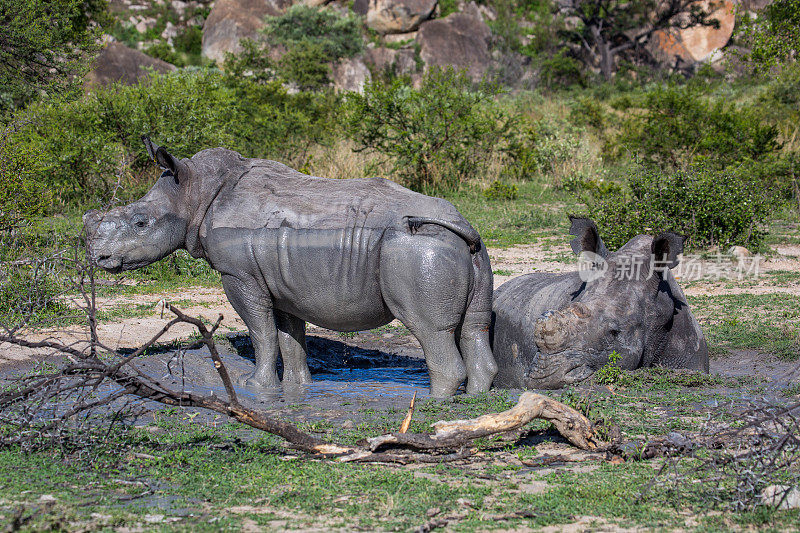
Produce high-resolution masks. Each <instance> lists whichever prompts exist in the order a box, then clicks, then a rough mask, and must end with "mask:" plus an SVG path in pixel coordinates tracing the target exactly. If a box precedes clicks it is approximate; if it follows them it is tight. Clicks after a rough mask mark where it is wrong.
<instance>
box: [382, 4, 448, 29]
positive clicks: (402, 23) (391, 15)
mask: <svg viewBox="0 0 800 533" xmlns="http://www.w3.org/2000/svg"><path fill="white" fill-rule="evenodd" d="M436 4H437V0H369V4H368V9H367V20H366V24H367V26H368V27H370V28H371V29H373V30H375V31H377V32H378V33H382V34H386V33H406V32H409V31H413V30H416V29H417V28H418V27H419V25H420V24H421V23H422V21H424V20H427V19H429V18H430V17H431V15H432V14H433V11H434V9H436Z"/></svg>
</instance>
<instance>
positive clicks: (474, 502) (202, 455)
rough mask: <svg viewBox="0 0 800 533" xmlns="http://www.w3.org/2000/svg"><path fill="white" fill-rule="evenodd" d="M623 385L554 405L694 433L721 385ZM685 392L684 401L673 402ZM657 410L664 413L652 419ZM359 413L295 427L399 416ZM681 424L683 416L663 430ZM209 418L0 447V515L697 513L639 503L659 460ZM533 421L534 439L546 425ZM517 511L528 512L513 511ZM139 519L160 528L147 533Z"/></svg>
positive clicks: (227, 521) (625, 521) (360, 517)
mask: <svg viewBox="0 0 800 533" xmlns="http://www.w3.org/2000/svg"><path fill="white" fill-rule="evenodd" d="M625 377H627V378H628V381H627V382H626V384H625V385H619V390H620V391H621V392H619V393H618V394H616V395H607V394H606V393H602V392H599V393H598V391H597V390H596V389H583V390H581V391H577V390H576V391H572V392H570V391H567V392H566V393H565V394H564V395H563V396H562V399H565V400H567V401H569V400H570V398H569V396H570V395H572V399H573V400H576V399H577V398H584V403H583V404H582V405H583V407H584V408H586V407H587V405H588V413H589V415H590V416H593V417H597V416H598V415H601V416H603V417H605V418H604V419H605V420H606V421H607V422H608V421H614V420H615V418H616V419H617V420H619V421H621V422H622V427H623V431H624V432H625V434H626V435H636V434H642V435H649V434H664V433H665V432H667V431H674V430H689V429H696V422H693V420H696V419H697V417H700V416H704V415H703V413H702V412H699V411H698V409H697V407H696V405H697V404H698V403H702V402H703V401H704V400H707V399H708V398H711V397H715V396H714V395H715V394H716V393H715V392H714V390H713V388H714V387H716V386H718V385H720V381H719V380H717V379H708V380H703V379H701V378H699V377H698V375H696V374H694V373H671V372H670V371H666V370H663V369H659V370H657V371H656V370H651V371H647V372H642V373H640V372H637V373H627V372H626V373H623V378H625ZM623 381H624V379H623ZM742 387H744V388H747V384H744V385H742ZM647 388H650V389H651V390H654V391H656V396H655V397H651V398H650V401H649V403H648V406H647V407H646V408H642V406H641V403H642V402H641V401H640V400H637V399H636V398H632V397H634V396H636V395H637V394H638V393H640V392H641V390H642V389H647ZM603 394H606V395H605V396H603ZM582 395H583V396H582ZM681 397H685V398H686V401H685V402H679V401H677V400H678V399H679V398H681ZM587 398H588V400H587ZM587 402H588V404H587ZM513 403H514V401H513V400H512V396H510V394H509V393H508V392H507V391H492V392H490V393H485V394H481V395H476V396H459V397H456V398H454V399H453V400H452V401H440V400H429V399H424V400H421V401H420V402H419V404H418V408H417V411H416V414H415V419H414V423H413V424H412V431H424V430H427V429H429V428H430V423H432V422H433V421H436V420H441V419H454V418H466V417H472V416H477V415H480V414H484V413H486V412H491V411H499V410H503V409H507V408H509V407H510V406H511V405H513ZM571 403H578V404H580V402H579V401H573V402H571ZM691 403H694V405H695V408H694V410H692V409H691V408H690V404H691ZM612 404H613V405H612ZM662 406H668V409H664V410H663V411H660V407H662ZM298 407H302V406H298ZM653 412H656V413H659V412H660V415H661V421H660V422H659V423H654V422H652V421H650V422H648V423H642V421H641V420H640V419H641V417H649V414H650V413H653ZM359 413H360V414H361V415H363V421H362V422H361V423H359V424H358V425H357V426H356V427H355V428H353V429H344V428H342V427H341V424H339V423H335V422H331V421H329V420H310V421H308V422H304V423H302V424H301V427H302V428H303V429H304V430H306V431H312V432H315V433H318V434H320V435H322V436H323V437H324V438H326V439H331V440H335V441H338V442H355V441H356V440H358V439H360V438H363V437H365V436H373V435H377V434H380V433H383V432H386V431H392V430H395V429H396V428H397V426H398V425H399V422H400V420H401V419H402V418H403V416H404V414H405V412H404V409H396V410H386V411H377V410H368V409H364V408H363V407H362V408H360V409H359ZM218 418H219V417H218ZM681 418H687V421H686V422H685V423H678V424H676V423H674V421H675V420H676V419H678V420H680V419H681ZM212 425H213V426H214V427H211V426H208V425H203V424H199V423H196V422H194V416H193V415H190V414H189V413H188V412H186V411H181V410H179V409H177V408H171V409H164V410H161V411H158V412H155V413H154V414H153V422H152V423H151V424H150V425H149V426H147V427H142V428H128V429H119V428H118V429H116V430H112V431H110V432H109V433H108V434H106V433H105V431H106V430H105V429H104V428H103V427H102V426H100V427H98V428H97V429H96V430H95V431H94V432H93V433H86V432H84V433H81V434H79V435H73V436H82V440H81V441H77V442H76V444H73V445H71V444H69V442H67V443H66V444H65V445H63V446H60V447H59V446H47V445H44V446H42V447H39V448H38V449H35V450H32V451H31V450H23V449H20V448H19V447H7V448H5V449H2V450H0V515H2V518H0V521H3V520H5V521H8V520H9V517H11V516H14V514H15V513H19V512H21V513H22V516H24V517H26V516H31V519H30V521H29V522H28V523H27V524H26V527H27V528H29V529H38V530H41V529H53V528H55V529H67V530H74V529H79V528H80V527H85V528H90V529H91V528H99V529H102V528H104V527H105V528H110V527H136V526H144V527H145V528H146V529H147V528H158V529H160V530H166V531H189V530H191V531H214V530H218V529H240V528H242V527H244V525H245V524H247V523H250V522H251V521H252V522H255V523H256V524H259V525H262V526H266V527H270V528H273V529H297V528H300V529H303V528H312V527H317V528H319V527H321V528H327V529H330V528H344V529H348V530H353V529H371V530H375V529H380V530H408V529H413V528H416V527H419V526H421V525H423V524H425V523H427V522H428V521H429V520H430V518H429V517H428V514H427V513H428V510H429V509H433V508H438V509H439V513H438V514H437V515H436V516H437V517H445V518H447V519H448V520H449V522H450V524H449V526H448V527H450V528H453V529H454V530H456V531H484V530H490V529H498V528H503V529H505V528H515V527H528V528H536V527H542V526H547V525H559V524H569V523H573V522H575V521H576V520H577V519H578V517H586V516H588V517H595V518H593V519H594V520H596V521H597V524H596V526H597V527H607V526H603V524H606V525H607V524H616V525H619V526H623V527H625V526H639V527H646V528H656V529H658V528H673V527H679V526H683V525H684V523H685V517H686V515H685V514H684V513H683V509H685V508H686V507H687V506H688V507H693V506H701V505H703V504H704V502H703V500H701V499H698V500H696V501H695V500H691V501H684V502H681V503H680V504H679V505H678V506H677V508H674V507H673V505H672V504H673V503H674V502H670V501H668V499H667V496H666V493H665V492H664V490H663V489H662V488H659V487H658V486H656V487H655V488H653V489H652V490H650V491H649V492H648V493H647V495H646V497H642V492H643V488H644V487H645V486H646V485H647V484H648V483H649V482H650V481H651V480H652V479H653V476H654V472H655V470H654V466H657V465H658V461H651V462H627V463H623V464H618V465H613V464H608V463H604V462H589V463H584V464H582V465H580V468H579V469H578V470H575V469H573V468H570V467H563V466H562V467H549V468H545V469H543V470H541V469H537V468H530V467H525V466H523V465H521V464H520V463H519V462H518V461H519V460H524V461H527V460H529V459H530V458H532V457H535V456H537V455H538V454H539V452H538V451H537V449H536V447H535V446H534V445H532V444H530V443H526V441H520V442H519V443H508V442H499V441H497V440H495V439H484V440H482V441H479V442H478V447H479V449H480V453H481V455H479V456H478V457H480V459H479V460H478V461H477V462H474V463H472V464H471V465H465V464H461V463H448V464H441V465H430V466H417V467H415V468H413V469H409V468H403V467H397V466H389V465H359V464H352V463H345V464H342V463H337V462H334V461H317V460H310V459H307V458H304V457H303V456H302V455H300V456H297V455H295V454H294V452H291V451H289V450H287V449H286V448H285V447H284V446H283V444H282V442H281V441H280V440H279V439H278V438H276V437H273V436H271V435H264V434H260V433H258V432H255V431H253V430H252V429H251V428H247V427H244V426H241V425H238V424H232V423H219V422H213V423H212ZM532 428H534V429H536V428H538V429H539V430H540V431H543V430H544V429H545V428H546V424H543V423H537V424H533V425H532ZM637 430H638V431H641V433H637ZM80 442H83V443H84V444H80ZM87 442H88V444H86V443H87ZM514 459H516V461H515V460H514ZM532 482H535V483H539V484H540V485H539V486H541V483H546V485H545V486H544V489H543V490H541V491H533V492H532V491H530V490H528V488H527V487H529V486H530V483H532ZM43 495H51V496H52V497H53V498H54V499H55V501H54V503H49V504H46V505H45V504H42V503H41V500H40V498H41V497H42V496H43ZM700 497H701V496H699V495H698V496H697V498H700ZM460 502H461V503H460ZM706 503H707V502H706ZM519 511H524V512H525V513H527V516H526V517H524V518H523V517H518V516H512V513H515V512H519ZM148 515H150V516H148ZM153 515H161V516H160V517H159V516H156V517H155V518H154V516H153ZM498 517H499V518H498ZM695 518H696V519H697V521H698V522H699V523H700V524H701V526H700V527H701V529H702V530H706V531H723V530H725V529H726V527H729V526H730V524H731V522H735V523H740V524H742V525H744V526H750V525H754V526H763V525H765V524H774V525H775V526H776V527H778V526H779V527H780V528H781V529H786V528H791V527H794V528H797V527H798V525H800V522H797V520H798V513H797V512H796V511H795V512H783V511H775V510H771V509H759V510H758V511H757V512H752V513H731V512H727V511H724V512H723V513H722V514H714V515H706V514H704V512H700V513H699V515H696V516H695ZM148 520H150V521H152V520H160V521H159V522H158V524H157V525H152V524H151V525H148Z"/></svg>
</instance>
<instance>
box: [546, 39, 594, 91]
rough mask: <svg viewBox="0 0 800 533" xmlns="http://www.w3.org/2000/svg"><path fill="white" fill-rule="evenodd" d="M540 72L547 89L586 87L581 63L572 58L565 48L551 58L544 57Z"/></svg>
mask: <svg viewBox="0 0 800 533" xmlns="http://www.w3.org/2000/svg"><path fill="white" fill-rule="evenodd" d="M540 72H541V74H540V76H541V81H542V84H543V85H544V86H545V87H549V88H557V87H568V86H570V85H580V86H585V85H586V77H585V76H584V74H583V67H582V65H581V62H580V61H578V60H577V59H575V58H574V57H572V56H570V55H569V54H568V52H567V49H565V48H562V49H561V50H559V51H558V52H556V53H555V54H553V55H551V56H543V57H542V59H541V61H540Z"/></svg>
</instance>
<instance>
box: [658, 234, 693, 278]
mask: <svg viewBox="0 0 800 533" xmlns="http://www.w3.org/2000/svg"><path fill="white" fill-rule="evenodd" d="M685 241H686V237H685V236H684V235H678V234H677V233H672V232H667V233H662V234H661V235H658V236H656V237H654V238H653V244H652V245H651V253H652V254H653V261H654V262H655V263H654V264H655V267H656V270H663V269H664V268H674V267H676V266H678V261H679V259H678V256H679V255H681V254H682V253H683V243H684V242H685Z"/></svg>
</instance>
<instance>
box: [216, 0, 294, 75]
mask: <svg viewBox="0 0 800 533" xmlns="http://www.w3.org/2000/svg"><path fill="white" fill-rule="evenodd" d="M291 4H292V0H217V2H216V3H215V4H214V7H213V8H212V9H211V13H209V15H208V18H207V19H206V22H205V25H204V26H203V56H204V57H207V58H209V59H211V60H213V61H216V62H217V63H218V64H222V62H223V61H224V60H225V53H226V52H230V53H234V54H235V53H238V52H240V51H241V50H242V48H241V45H240V44H239V43H240V41H241V40H242V39H245V38H250V39H252V38H254V37H256V35H257V33H258V30H259V29H261V28H262V27H263V26H264V17H265V16H267V15H272V16H275V15H279V14H281V13H282V12H283V11H284V10H285V9H286V8H287V7H289V6H290V5H291Z"/></svg>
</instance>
